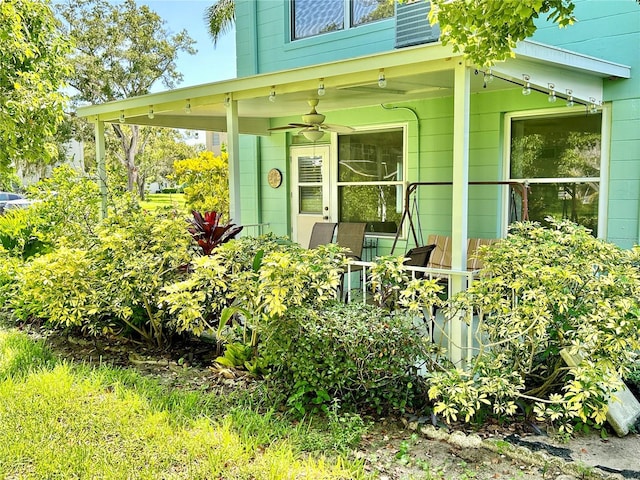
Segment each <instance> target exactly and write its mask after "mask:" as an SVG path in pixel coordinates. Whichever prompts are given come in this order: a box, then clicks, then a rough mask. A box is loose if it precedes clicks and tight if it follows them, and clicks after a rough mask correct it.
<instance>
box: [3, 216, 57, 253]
mask: <svg viewBox="0 0 640 480" xmlns="http://www.w3.org/2000/svg"><path fill="white" fill-rule="evenodd" d="M43 228H45V224H44V222H43V220H42V218H41V217H40V216H38V215H37V214H35V213H34V209H33V208H28V209H14V210H8V211H6V212H5V213H4V214H3V215H0V246H2V247H3V248H4V250H5V251H6V252H7V253H8V254H10V255H11V256H14V257H19V258H22V259H26V258H29V257H32V256H34V255H38V254H40V253H45V252H46V251H48V250H50V247H51V246H50V245H49V244H48V243H47V241H46V240H45V239H44V235H43V233H42V230H43Z"/></svg>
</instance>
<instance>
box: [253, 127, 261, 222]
mask: <svg viewBox="0 0 640 480" xmlns="http://www.w3.org/2000/svg"><path fill="white" fill-rule="evenodd" d="M261 178H262V138H261V137H260V135H256V203H255V208H256V212H257V215H256V223H257V224H258V225H262V182H261ZM261 229H262V227H261V226H258V232H260V233H262V230H261Z"/></svg>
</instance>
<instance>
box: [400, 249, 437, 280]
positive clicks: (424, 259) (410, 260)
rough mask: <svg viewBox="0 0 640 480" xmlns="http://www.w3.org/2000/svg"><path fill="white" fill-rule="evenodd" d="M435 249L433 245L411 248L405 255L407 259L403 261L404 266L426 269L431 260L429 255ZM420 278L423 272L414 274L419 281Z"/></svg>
mask: <svg viewBox="0 0 640 480" xmlns="http://www.w3.org/2000/svg"><path fill="white" fill-rule="evenodd" d="M435 248H436V245H435V244H431V245H425V246H423V247H415V248H412V249H411V250H409V251H408V252H407V253H406V254H405V257H407V259H406V260H405V261H404V264H405V265H407V266H411V267H426V266H427V264H428V263H429V259H430V258H431V253H432V252H433V251H434V250H435ZM422 277H424V272H415V278H418V279H419V278H422Z"/></svg>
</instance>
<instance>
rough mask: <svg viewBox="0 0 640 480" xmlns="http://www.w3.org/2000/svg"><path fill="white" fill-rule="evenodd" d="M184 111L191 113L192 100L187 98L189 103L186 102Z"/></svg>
mask: <svg viewBox="0 0 640 480" xmlns="http://www.w3.org/2000/svg"><path fill="white" fill-rule="evenodd" d="M184 113H186V114H187V115H189V114H190V113H191V100H190V99H187V103H185V104H184Z"/></svg>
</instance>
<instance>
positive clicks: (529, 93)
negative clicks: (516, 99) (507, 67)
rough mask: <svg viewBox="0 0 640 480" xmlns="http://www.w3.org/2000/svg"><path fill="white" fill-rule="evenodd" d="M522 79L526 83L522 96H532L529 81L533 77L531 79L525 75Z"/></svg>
mask: <svg viewBox="0 0 640 480" xmlns="http://www.w3.org/2000/svg"><path fill="white" fill-rule="evenodd" d="M522 79H523V80H524V82H525V83H524V86H523V87H522V95H531V83H529V80H530V79H531V77H529V75H527V74H526V73H524V74H523V75H522Z"/></svg>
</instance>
